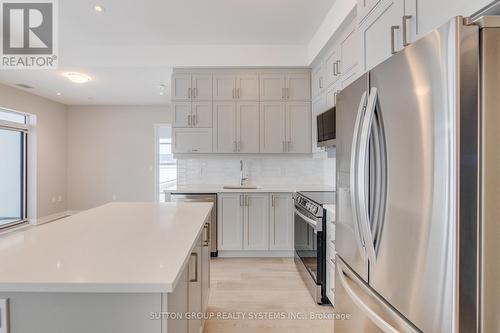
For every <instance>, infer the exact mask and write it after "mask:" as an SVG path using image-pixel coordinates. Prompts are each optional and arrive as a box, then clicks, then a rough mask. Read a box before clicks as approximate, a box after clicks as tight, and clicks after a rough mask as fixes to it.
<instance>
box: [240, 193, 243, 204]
mask: <svg viewBox="0 0 500 333" xmlns="http://www.w3.org/2000/svg"><path fill="white" fill-rule="evenodd" d="M240 207H243V196H242V195H241V194H240Z"/></svg>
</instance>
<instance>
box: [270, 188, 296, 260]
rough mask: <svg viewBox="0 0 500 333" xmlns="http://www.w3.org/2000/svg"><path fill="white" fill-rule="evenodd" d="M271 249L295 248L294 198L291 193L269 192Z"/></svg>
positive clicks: (286, 249) (284, 249) (285, 249)
mask: <svg viewBox="0 0 500 333" xmlns="http://www.w3.org/2000/svg"><path fill="white" fill-rule="evenodd" d="M269 201H270V209H269V249H270V250H276V251H291V250H293V200H292V194H291V193H270V194H269Z"/></svg>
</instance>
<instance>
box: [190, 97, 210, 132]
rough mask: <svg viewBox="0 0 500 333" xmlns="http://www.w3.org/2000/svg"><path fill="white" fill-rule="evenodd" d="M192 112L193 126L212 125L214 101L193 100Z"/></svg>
mask: <svg viewBox="0 0 500 333" xmlns="http://www.w3.org/2000/svg"><path fill="white" fill-rule="evenodd" d="M191 114H192V118H191V126H192V127H212V102H193V103H192V104H191Z"/></svg>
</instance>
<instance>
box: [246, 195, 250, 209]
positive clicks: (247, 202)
mask: <svg viewBox="0 0 500 333" xmlns="http://www.w3.org/2000/svg"><path fill="white" fill-rule="evenodd" d="M245 203H246V206H247V207H250V197H249V196H248V195H245Z"/></svg>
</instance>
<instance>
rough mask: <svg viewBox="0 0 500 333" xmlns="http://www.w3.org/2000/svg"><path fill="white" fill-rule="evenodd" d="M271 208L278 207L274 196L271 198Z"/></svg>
mask: <svg viewBox="0 0 500 333" xmlns="http://www.w3.org/2000/svg"><path fill="white" fill-rule="evenodd" d="M271 206H273V207H276V203H275V202H274V195H273V196H271Z"/></svg>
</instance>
